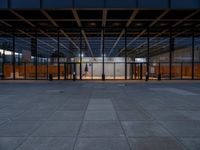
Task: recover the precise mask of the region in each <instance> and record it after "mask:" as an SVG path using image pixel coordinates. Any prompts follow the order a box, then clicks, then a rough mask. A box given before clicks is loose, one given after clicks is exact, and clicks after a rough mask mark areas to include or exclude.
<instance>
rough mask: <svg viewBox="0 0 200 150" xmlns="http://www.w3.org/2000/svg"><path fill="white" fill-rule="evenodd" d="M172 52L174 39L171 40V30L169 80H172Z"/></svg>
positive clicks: (170, 33) (170, 35) (170, 38)
mask: <svg viewBox="0 0 200 150" xmlns="http://www.w3.org/2000/svg"><path fill="white" fill-rule="evenodd" d="M173 50H174V39H173V38H172V29H171V28H170V32H169V79H170V80H171V79H172V51H173Z"/></svg>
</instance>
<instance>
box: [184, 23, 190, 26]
mask: <svg viewBox="0 0 200 150" xmlns="http://www.w3.org/2000/svg"><path fill="white" fill-rule="evenodd" d="M183 25H184V26H190V25H191V24H190V23H184V24H183Z"/></svg>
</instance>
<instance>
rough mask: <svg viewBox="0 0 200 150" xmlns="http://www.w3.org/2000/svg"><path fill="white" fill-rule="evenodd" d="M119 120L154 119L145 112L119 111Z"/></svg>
mask: <svg viewBox="0 0 200 150" xmlns="http://www.w3.org/2000/svg"><path fill="white" fill-rule="evenodd" d="M118 115H119V119H120V120H122V121H132V120H138V121H140V120H141V121H142V120H152V117H151V116H150V115H148V114H147V113H145V112H142V111H138V110H132V111H118Z"/></svg>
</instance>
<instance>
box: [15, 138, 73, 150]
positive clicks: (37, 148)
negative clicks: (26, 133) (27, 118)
mask: <svg viewBox="0 0 200 150" xmlns="http://www.w3.org/2000/svg"><path fill="white" fill-rule="evenodd" d="M74 142H75V139H74V138H67V137H30V138H28V139H27V140H26V141H25V142H24V143H23V144H22V145H21V146H20V147H18V148H17V150H73V145H74Z"/></svg>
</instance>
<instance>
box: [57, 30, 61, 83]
mask: <svg viewBox="0 0 200 150" xmlns="http://www.w3.org/2000/svg"><path fill="white" fill-rule="evenodd" d="M57 44H58V45H57V49H58V54H57V55H58V56H57V59H58V60H57V62H58V80H60V34H59V31H58V34H57Z"/></svg>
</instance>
